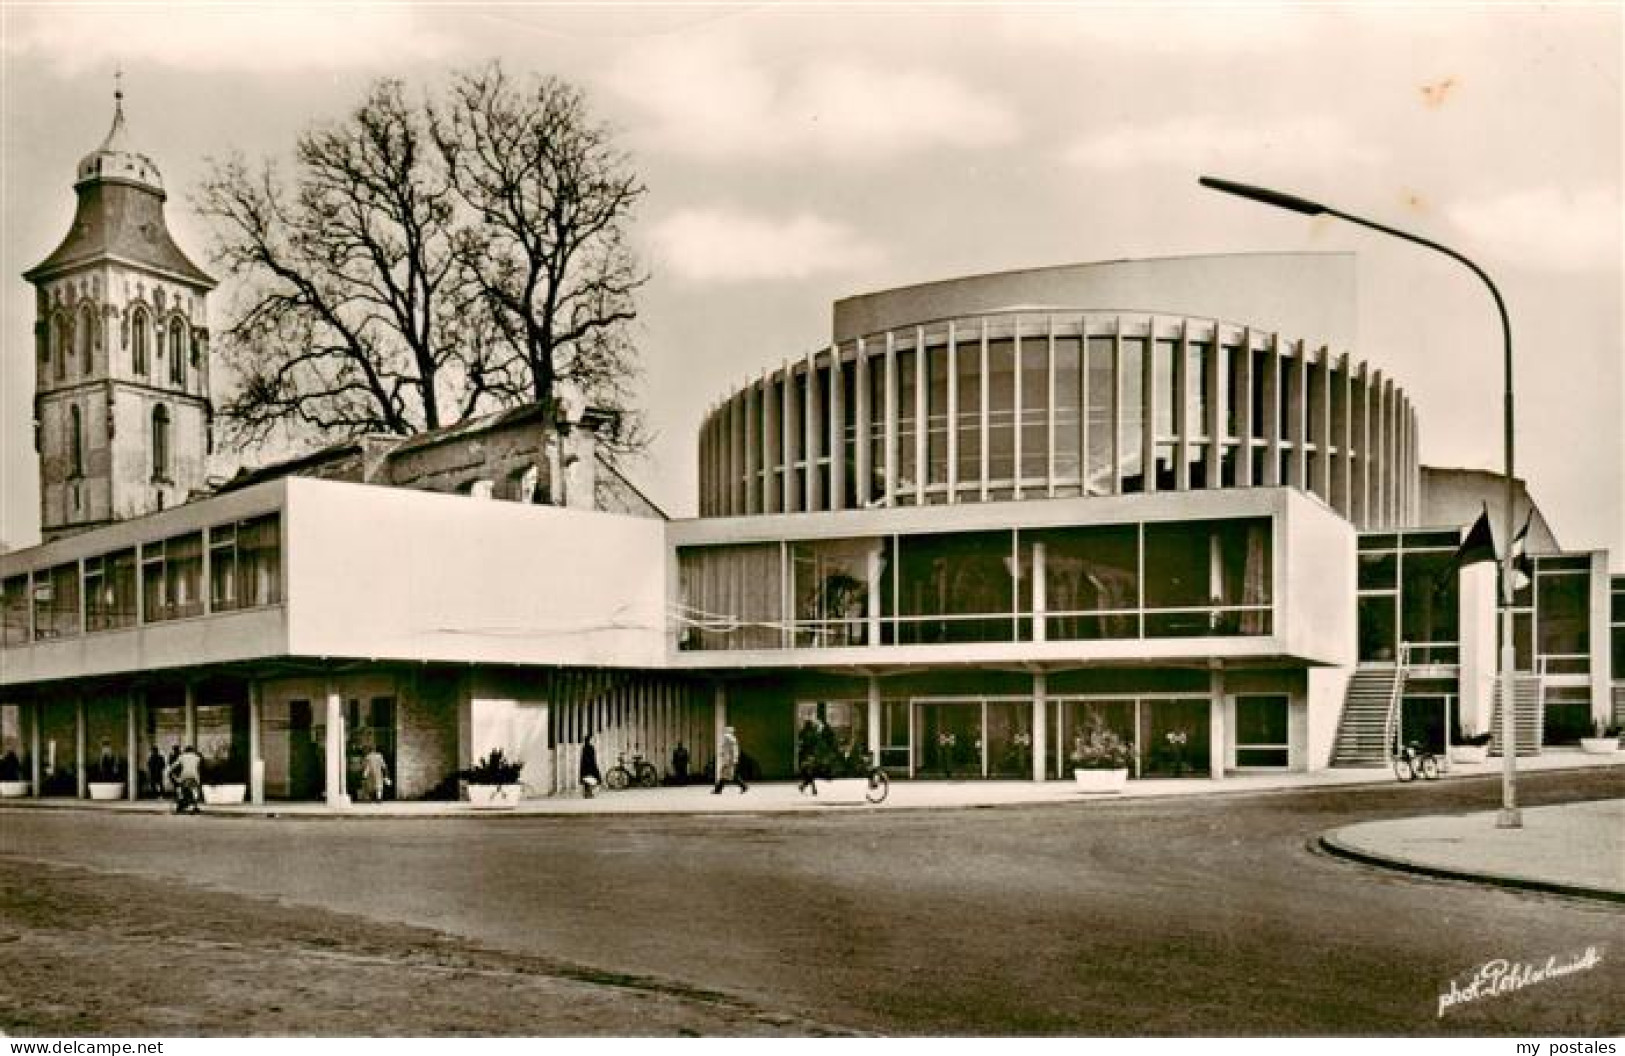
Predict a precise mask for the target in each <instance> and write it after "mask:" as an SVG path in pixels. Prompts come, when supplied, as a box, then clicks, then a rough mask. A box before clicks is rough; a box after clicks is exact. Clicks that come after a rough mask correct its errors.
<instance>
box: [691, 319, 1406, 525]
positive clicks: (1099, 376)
mask: <svg viewBox="0 0 1625 1056" xmlns="http://www.w3.org/2000/svg"><path fill="white" fill-rule="evenodd" d="M837 366H838V367H839V369H838V370H837V369H835V368H836V367H837ZM837 378H839V379H840V380H839V384H837V381H836V379H837ZM837 389H839V390H840V391H837ZM1367 389H1376V390H1378V391H1377V392H1376V395H1372V394H1371V393H1368V392H1367V391H1366V390H1367ZM837 407H839V416H840V421H839V423H838V425H836V426H835V427H834V428H831V424H832V423H831V417H832V416H834V415H836V413H837ZM1351 410H1352V413H1351ZM1367 412H1370V413H1367ZM1345 436H1347V437H1348V440H1347V442H1344V439H1343V438H1344V437H1345ZM815 440H816V445H817V461H818V464H819V465H820V466H821V467H822V466H824V465H826V463H839V464H840V465H842V467H843V469H844V471H845V473H846V479H845V481H843V486H842V487H840V488H832V487H830V486H829V482H828V480H827V479H826V478H827V473H826V472H824V471H823V470H822V469H821V470H820V472H818V473H816V474H813V475H811V476H809V475H808V473H807V472H806V469H805V467H806V461H805V454H804V452H803V451H802V449H803V448H804V447H805V446H806V445H807V444H808V443H812V442H814V441H815ZM860 444H861V445H863V448H864V450H862V451H858V450H855V447H856V446H857V445H860ZM829 445H838V447H839V448H840V450H834V451H832V450H824V448H825V447H827V446H829ZM1367 449H1370V451H1371V452H1376V451H1379V450H1380V451H1383V452H1386V453H1387V455H1388V457H1386V458H1384V459H1376V458H1372V457H1368V451H1367ZM1415 456H1416V435H1415V422H1414V417H1413V416H1412V415H1411V413H1410V408H1409V405H1408V403H1407V402H1406V399H1405V396H1404V394H1403V392H1401V391H1399V390H1397V389H1395V388H1394V386H1393V385H1392V383H1391V382H1387V381H1383V380H1381V379H1380V376H1378V375H1374V374H1373V375H1368V373H1367V372H1366V371H1365V370H1364V369H1360V370H1359V371H1358V372H1357V373H1356V372H1354V370H1353V368H1351V366H1350V365H1349V362H1348V360H1347V358H1346V357H1341V358H1337V359H1332V358H1330V357H1328V356H1327V354H1326V353H1324V352H1323V351H1317V350H1313V349H1309V348H1307V347H1305V346H1304V345H1303V344H1302V343H1299V342H1288V341H1281V340H1279V339H1276V338H1274V337H1272V336H1269V335H1267V334H1264V333H1261V332H1254V331H1252V330H1250V329H1247V328H1244V327H1238V326H1231V325H1229V324H1215V323H1213V322H1211V321H1208V320H1197V319H1181V318H1177V317H1164V316H1155V317H1147V316H1132V315H1121V314H1116V313H1098V312H1086V313H1080V314H1059V313H1050V312H1006V313H1000V314H995V315H989V316H985V317H969V318H959V319H952V320H945V321H942V322H933V323H932V324H931V325H929V326H914V327H904V328H900V329H897V330H893V331H889V332H882V333H878V334H873V335H869V336H867V337H864V338H861V339H856V340H852V341H848V342H845V343H844V344H841V345H839V346H837V347H835V348H832V349H829V350H827V351H823V352H820V353H817V354H815V355H814V356H812V357H811V358H810V360H808V361H807V362H798V363H793V364H791V365H789V366H787V367H785V368H783V369H781V370H780V371H778V372H776V373H775V374H773V375H772V376H770V377H767V378H763V379H762V380H760V381H758V382H755V383H753V384H752V385H750V386H749V387H748V388H746V389H744V390H742V391H741V392H739V393H737V394H735V395H734V396H732V397H731V398H730V399H728V400H727V401H725V402H724V403H723V404H722V405H721V407H719V408H718V409H717V410H716V411H715V412H713V414H712V415H711V416H710V418H708V419H707V422H706V424H705V426H704V428H703V429H702V444H701V472H700V513H701V516H706V517H710V516H738V515H751V514H758V513H772V512H801V511H815V510H826V509H853V508H862V507H866V506H876V505H884V506H907V505H915V504H921V503H946V502H983V501H1005V500H1010V499H1033V498H1047V497H1057V496H1074V495H1115V494H1133V493H1137V492H1147V491H1183V490H1188V489H1207V488H1217V487H1243V486H1249V485H1255V486H1269V487H1273V486H1292V487H1297V488H1299V489H1301V490H1303V491H1306V492H1311V493H1313V494H1315V495H1317V496H1318V497H1319V498H1321V499H1322V500H1323V501H1325V502H1327V503H1328V504H1329V505H1331V506H1332V507H1333V508H1334V509H1336V510H1337V511H1338V512H1339V513H1341V514H1343V515H1344V516H1345V517H1347V518H1349V519H1350V520H1351V521H1353V522H1354V523H1355V524H1356V525H1359V526H1361V527H1383V526H1387V525H1390V524H1398V523H1404V522H1405V520H1406V519H1407V518H1409V517H1410V516H1413V515H1414V513H1415V506H1416V502H1417V483H1418V481H1417V477H1418V472H1419V471H1418V469H1417V465H1416V457H1415ZM786 474H788V479H786V476H785V475H786ZM747 477H750V478H752V479H760V480H761V481H762V482H763V484H764V486H763V487H755V486H751V487H747V486H746V483H747V480H746V478H747ZM775 479H777V480H778V481H781V482H782V484H783V486H782V488H775V487H773V486H769V485H768V482H770V481H773V480H775Z"/></svg>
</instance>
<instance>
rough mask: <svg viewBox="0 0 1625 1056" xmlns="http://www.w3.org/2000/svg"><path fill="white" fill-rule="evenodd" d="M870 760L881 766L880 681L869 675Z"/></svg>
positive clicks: (871, 674)
mask: <svg viewBox="0 0 1625 1056" xmlns="http://www.w3.org/2000/svg"><path fill="white" fill-rule="evenodd" d="M869 758H870V760H871V761H872V762H873V763H874V765H876V766H879V765H880V679H879V678H877V677H876V676H875V675H874V673H873V672H871V673H870V675H869Z"/></svg>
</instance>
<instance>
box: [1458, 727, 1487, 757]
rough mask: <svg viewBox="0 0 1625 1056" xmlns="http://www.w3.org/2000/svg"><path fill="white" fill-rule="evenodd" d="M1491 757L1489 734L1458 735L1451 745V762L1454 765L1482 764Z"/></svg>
mask: <svg viewBox="0 0 1625 1056" xmlns="http://www.w3.org/2000/svg"><path fill="white" fill-rule="evenodd" d="M1489 757H1490V735H1489V734H1488V733H1461V732H1458V733H1457V734H1456V737H1455V740H1454V741H1453V742H1452V743H1451V745H1450V761H1451V762H1452V763H1482V762H1485V761H1486V760H1488V759H1489Z"/></svg>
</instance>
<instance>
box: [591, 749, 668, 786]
mask: <svg viewBox="0 0 1625 1056" xmlns="http://www.w3.org/2000/svg"><path fill="white" fill-rule="evenodd" d="M604 784H605V785H607V786H608V787H610V788H613V789H615V790H617V791H619V790H620V789H623V788H628V787H630V786H632V785H637V786H638V787H639V788H654V787H656V786H658V785H659V784H660V771H659V770H658V769H656V767H655V764H653V763H651V762H649V760H647V759H645V758H644V757H643V754H642V753H641V752H637V751H634V752H633V753H632V761H631V763H628V762H627V761H626V753H625V752H620V753H618V754H617V755H616V757H615V765H614V766H612V767H610V768H609V773H607V774H605V775H604Z"/></svg>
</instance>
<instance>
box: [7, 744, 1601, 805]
mask: <svg viewBox="0 0 1625 1056" xmlns="http://www.w3.org/2000/svg"><path fill="white" fill-rule="evenodd" d="M1596 767H1619V768H1621V777H1622V787H1625V753H1622V754H1619V755H1612V756H1596V755H1585V754H1582V753H1581V752H1579V751H1562V750H1552V751H1548V752H1547V753H1545V754H1544V755H1541V756H1537V757H1534V758H1529V759H1519V760H1518V772H1519V773H1520V774H1529V773H1539V772H1544V771H1551V770H1578V769H1591V768H1596ZM1500 772H1501V761H1500V760H1499V759H1492V760H1490V761H1489V762H1487V763H1479V764H1469V765H1461V764H1457V765H1455V766H1453V767H1452V768H1451V771H1450V773H1448V774H1445V775H1444V777H1443V780H1446V781H1448V780H1452V779H1459V778H1464V777H1475V776H1480V777H1481V776H1492V777H1493V776H1495V775H1498V774H1499V773H1500ZM1394 783H1395V780H1394V775H1393V773H1392V771H1390V770H1388V769H1387V768H1386V767H1372V768H1365V769H1348V770H1321V771H1315V772H1313V773H1260V774H1233V775H1231V776H1228V777H1225V778H1223V779H1220V780H1212V779H1207V778H1180V779H1166V778H1147V779H1145V780H1138V781H1130V782H1129V783H1128V785H1127V787H1126V788H1125V789H1124V791H1122V792H1120V793H1115V794H1109V795H1088V794H1081V793H1079V792H1078V791H1077V786H1076V785H1075V784H1074V783H1073V782H1072V781H1070V780H1068V781H1059V780H1057V781H1042V782H1033V781H984V780H979V779H978V780H966V781H944V780H939V779H935V778H930V779H923V780H917V781H911V780H907V779H901V778H900V779H897V780H894V781H892V782H891V792H890V794H889V795H888V796H887V798H886V801H885V802H884V803H882V804H871V803H864V802H840V801H837V800H836V799H835V798H834V797H832V796H830V795H829V794H828V791H829V790H828V789H827V787H825V786H824V785H823V783H820V786H821V787H825V794H822V795H818V796H812V795H802V794H799V793H798V792H797V791H796V783H795V782H794V781H788V782H761V783H757V784H754V785H752V786H751V788H750V791H749V792H748V793H744V794H741V793H740V792H739V790H738V789H737V788H732V787H730V788H727V789H725V790H724V791H723V792H722V794H721V795H712V794H711V788H710V786H709V785H685V786H682V787H677V788H648V789H641V788H634V789H626V790H624V791H621V792H611V791H608V790H603V791H600V792H599V793H598V795H596V796H595V797H593V798H592V799H583V798H581V797H580V796H579V795H566V796H541V797H536V798H531V799H524V800H521V801H520V802H519V804H518V805H517V806H516V807H514V808H512V809H507V810H495V811H493V810H476V809H475V808H474V807H472V806H471V805H469V804H468V803H457V802H430V801H417V800H413V801H393V800H392V801H389V802H385V803H365V804H362V803H357V804H353V805H350V806H346V807H331V806H328V805H327V804H326V803H319V802H313V803H291V802H282V801H277V802H271V803H264V804H258V805H253V804H245V805H242V806H232V807H222V806H211V807H205V808H204V813H205V814H213V815H221V816H235V817H244V816H263V817H300V818H316V817H329V818H344V819H365V818H425V817H462V818H466V817H514V816H538V815H542V816H558V815H574V814H580V815H601V814H740V813H745V814H763V813H804V812H832V811H833V812H839V811H876V810H941V809H953V808H967V807H1003V806H1019V805H1032V804H1046V803H1051V804H1060V803H1074V804H1079V805H1085V806H1086V805H1088V804H1090V803H1107V802H1116V801H1120V800H1125V799H1154V798H1160V797H1165V796H1200V797H1211V796H1216V795H1237V794H1248V793H1265V792H1275V791H1280V790H1284V789H1299V788H1330V787H1339V786H1344V785H1373V784H1375V785H1384V784H1394ZM1413 787H1415V788H1416V789H1417V790H1418V791H1421V790H1422V789H1424V788H1426V787H1427V785H1426V783H1425V782H1417V783H1416V785H1414V786H1413ZM0 807H21V808H26V809H67V810H100V811H114V812H117V811H126V812H134V813H167V812H168V811H169V809H170V805H169V804H168V803H167V802H163V801H157V800H143V801H139V802H134V803H132V802H129V801H123V800H120V801H114V802H95V803H93V802H91V801H89V800H83V799H72V798H67V797H63V798H51V799H39V800H35V799H6V800H0Z"/></svg>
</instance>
